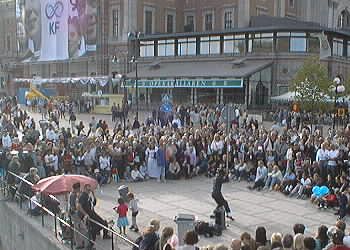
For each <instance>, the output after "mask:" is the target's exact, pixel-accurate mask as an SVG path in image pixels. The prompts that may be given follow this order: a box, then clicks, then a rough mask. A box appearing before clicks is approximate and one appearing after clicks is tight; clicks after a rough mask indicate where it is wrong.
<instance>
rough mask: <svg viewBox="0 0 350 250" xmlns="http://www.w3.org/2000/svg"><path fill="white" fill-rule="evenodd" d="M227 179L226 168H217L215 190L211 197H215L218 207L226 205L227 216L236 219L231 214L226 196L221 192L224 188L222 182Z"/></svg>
mask: <svg viewBox="0 0 350 250" xmlns="http://www.w3.org/2000/svg"><path fill="white" fill-rule="evenodd" d="M224 181H225V170H224V169H222V168H220V169H218V170H217V174H216V177H215V180H214V184H213V192H212V194H211V197H213V199H214V200H215V202H216V204H217V207H216V209H218V208H220V207H222V206H224V208H225V211H226V217H227V218H229V219H231V220H234V219H233V217H232V216H231V210H230V207H229V205H228V203H227V200H225V198H224V197H223V196H222V193H221V188H222V183H224Z"/></svg>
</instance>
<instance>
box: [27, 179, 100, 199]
mask: <svg viewBox="0 0 350 250" xmlns="http://www.w3.org/2000/svg"><path fill="white" fill-rule="evenodd" d="M77 182H79V183H80V186H81V188H83V187H84V185H86V184H90V186H91V187H92V188H93V189H96V188H97V181H96V180H95V179H93V178H91V177H87V176H84V175H74V174H68V175H64V174H63V175H57V176H51V177H47V178H44V179H42V180H40V181H39V182H38V183H37V184H35V185H34V186H33V187H32V188H33V190H34V191H36V192H42V193H44V194H64V193H68V192H70V191H72V186H73V184H74V183H77Z"/></svg>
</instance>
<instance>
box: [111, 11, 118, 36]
mask: <svg viewBox="0 0 350 250" xmlns="http://www.w3.org/2000/svg"><path fill="white" fill-rule="evenodd" d="M112 36H113V37H115V38H117V37H118V36H119V9H113V10H112Z"/></svg>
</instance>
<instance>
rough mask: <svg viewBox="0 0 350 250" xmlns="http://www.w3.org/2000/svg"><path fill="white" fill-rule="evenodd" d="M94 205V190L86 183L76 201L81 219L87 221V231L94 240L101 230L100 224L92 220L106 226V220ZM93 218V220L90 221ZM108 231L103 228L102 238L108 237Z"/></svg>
mask: <svg viewBox="0 0 350 250" xmlns="http://www.w3.org/2000/svg"><path fill="white" fill-rule="evenodd" d="M95 205H96V198H95V194H94V192H93V191H92V190H91V186H90V185H89V184H86V185H85V186H84V191H83V192H82V193H81V194H80V197H79V202H78V210H79V214H80V217H81V218H82V220H83V221H84V222H85V223H87V225H88V229H89V232H90V234H91V237H92V241H96V236H97V234H98V233H99V232H100V231H101V230H102V227H101V226H100V225H97V224H96V223H94V221H96V222H98V223H99V224H101V225H103V226H105V227H108V224H107V221H105V220H104V219H102V218H101V217H100V216H99V215H98V214H97V213H96V212H95V210H94V207H95ZM92 220H93V221H92ZM109 238H110V236H109V235H108V231H107V230H106V229H103V239H109Z"/></svg>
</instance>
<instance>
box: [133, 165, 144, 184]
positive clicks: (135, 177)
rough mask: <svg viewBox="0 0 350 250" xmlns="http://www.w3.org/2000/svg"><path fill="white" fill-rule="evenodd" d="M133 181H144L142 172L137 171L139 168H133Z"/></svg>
mask: <svg viewBox="0 0 350 250" xmlns="http://www.w3.org/2000/svg"><path fill="white" fill-rule="evenodd" d="M131 179H132V181H133V182H140V181H144V180H145V177H144V176H143V175H142V174H141V172H140V171H139V170H138V169H137V166H133V167H132V170H131Z"/></svg>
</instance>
